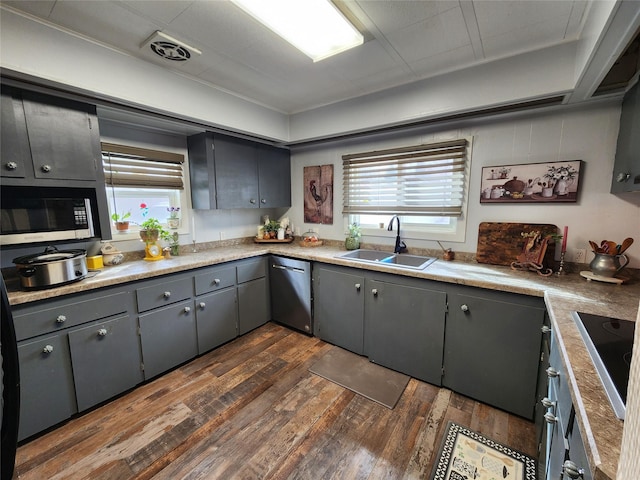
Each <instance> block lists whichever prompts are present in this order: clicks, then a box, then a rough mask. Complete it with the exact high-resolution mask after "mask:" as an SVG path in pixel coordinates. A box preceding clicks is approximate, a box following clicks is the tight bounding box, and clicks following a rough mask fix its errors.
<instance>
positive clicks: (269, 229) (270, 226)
mask: <svg viewBox="0 0 640 480" xmlns="http://www.w3.org/2000/svg"><path fill="white" fill-rule="evenodd" d="M279 228H280V222H278V221H277V220H271V221H269V222H268V223H265V224H264V228H263V229H264V233H265V235H267V234H268V235H269V236H270V237H271V238H275V237H276V235H277V234H278V229H279Z"/></svg>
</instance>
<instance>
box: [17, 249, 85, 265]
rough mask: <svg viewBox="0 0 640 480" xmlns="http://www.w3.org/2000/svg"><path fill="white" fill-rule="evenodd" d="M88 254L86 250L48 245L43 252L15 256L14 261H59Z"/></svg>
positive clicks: (29, 262)
mask: <svg viewBox="0 0 640 480" xmlns="http://www.w3.org/2000/svg"><path fill="white" fill-rule="evenodd" d="M86 254H87V251H86V250H58V249H57V248H56V247H47V248H45V250H44V252H43V253H35V254H32V255H24V256H22V257H18V258H14V259H13V263H15V264H16V265H31V264H34V263H48V262H58V261H61V260H68V259H69V258H75V257H80V256H82V255H86Z"/></svg>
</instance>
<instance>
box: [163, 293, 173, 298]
mask: <svg viewBox="0 0 640 480" xmlns="http://www.w3.org/2000/svg"><path fill="white" fill-rule="evenodd" d="M162 296H163V297H164V298H169V297H170V296H171V292H164V293H163V294H162Z"/></svg>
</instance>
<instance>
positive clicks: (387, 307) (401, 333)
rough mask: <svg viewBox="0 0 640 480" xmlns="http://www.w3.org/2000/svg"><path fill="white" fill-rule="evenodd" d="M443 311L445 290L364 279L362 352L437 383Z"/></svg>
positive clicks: (378, 362) (443, 323) (438, 380)
mask: <svg viewBox="0 0 640 480" xmlns="http://www.w3.org/2000/svg"><path fill="white" fill-rule="evenodd" d="M446 310H447V294H446V293H445V292H444V291H436V290H430V289H427V288H422V287H417V286H409V285H406V284H394V283H389V282H383V281H377V280H367V283H366V300H365V326H364V332H365V336H364V338H365V345H364V349H365V354H366V355H367V356H368V357H369V360H371V361H372V362H375V363H377V364H380V365H383V366H385V367H388V368H391V369H393V370H397V371H400V372H403V373H405V374H407V375H411V376H412V377H414V378H418V379H420V380H424V381H425V382H429V383H432V384H434V385H440V382H441V377H442V349H443V342H444V325H445V315H446Z"/></svg>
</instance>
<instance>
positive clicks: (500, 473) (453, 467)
mask: <svg viewBox="0 0 640 480" xmlns="http://www.w3.org/2000/svg"><path fill="white" fill-rule="evenodd" d="M536 467H537V461H536V460H534V459H533V458H531V457H530V456H528V455H525V454H524V453H521V452H518V451H517V450H514V449H512V448H509V447H507V446H505V445H502V444H500V443H497V442H494V441H493V440H491V439H489V438H486V437H484V436H482V435H480V434H479V433H477V432H474V431H473V430H469V429H468V428H465V427H462V426H460V425H458V424H457V423H454V422H449V424H448V425H447V429H446V431H445V435H444V438H443V440H442V445H441V447H440V455H439V459H438V460H437V462H436V464H435V465H434V468H433V473H432V474H431V480H471V479H476V480H499V479H507V480H536V478H537V474H536Z"/></svg>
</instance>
